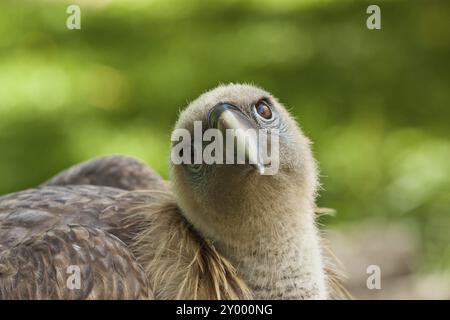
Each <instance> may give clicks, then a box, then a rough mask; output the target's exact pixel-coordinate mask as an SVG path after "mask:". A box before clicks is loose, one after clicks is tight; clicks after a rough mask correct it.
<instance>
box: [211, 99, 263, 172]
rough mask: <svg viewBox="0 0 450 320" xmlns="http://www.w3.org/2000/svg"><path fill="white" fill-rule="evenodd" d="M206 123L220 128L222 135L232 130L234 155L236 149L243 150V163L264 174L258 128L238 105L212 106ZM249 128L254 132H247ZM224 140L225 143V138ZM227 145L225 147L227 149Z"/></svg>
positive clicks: (223, 104) (222, 104) (221, 104)
mask: <svg viewBox="0 0 450 320" xmlns="http://www.w3.org/2000/svg"><path fill="white" fill-rule="evenodd" d="M208 125H209V127H210V128H215V129H218V130H220V131H221V132H222V135H223V136H224V137H225V136H226V131H227V130H232V131H233V134H234V137H235V146H233V147H234V150H233V153H234V156H235V157H236V150H244V158H245V159H244V161H245V163H247V164H249V165H251V166H252V167H253V168H255V169H256V170H257V171H258V172H259V173H260V174H261V175H262V174H264V172H265V169H266V166H267V165H268V163H266V162H267V161H264V159H263V156H262V153H261V152H260V151H261V150H259V141H258V136H259V135H258V129H259V128H258V127H257V126H256V124H255V123H254V122H253V121H251V120H250V119H249V118H248V117H247V116H246V115H245V114H244V113H242V111H241V110H240V109H239V108H238V107H236V106H234V105H232V104H229V103H220V104H218V105H216V106H214V107H213V108H212V109H211V110H210V111H209V114H208ZM249 129H250V131H249ZM251 130H253V131H254V133H255V134H248V133H249V132H251ZM224 141H225V143H226V140H224ZM228 147H229V146H226V148H225V149H226V150H228Z"/></svg>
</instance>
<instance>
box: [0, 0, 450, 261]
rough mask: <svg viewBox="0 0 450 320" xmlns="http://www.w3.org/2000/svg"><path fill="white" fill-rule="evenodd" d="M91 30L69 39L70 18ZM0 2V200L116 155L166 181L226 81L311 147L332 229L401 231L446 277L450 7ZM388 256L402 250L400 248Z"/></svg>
mask: <svg viewBox="0 0 450 320" xmlns="http://www.w3.org/2000/svg"><path fill="white" fill-rule="evenodd" d="M69 3H70V4H71V3H78V4H79V5H80V6H81V8H82V29H81V30H68V29H67V28H66V18H67V16H68V15H67V14H66V7H67V5H68V4H69ZM368 4H369V3H368V2H365V1H337V0H335V1H331V0H329V1H312V0H309V1H300V0H261V1H257V0H253V1H237V0H222V1H200V0H190V1H185V0H153V1H144V0H134V1H131V0H121V1H105V0H104V1H94V0H90V1H87V0H85V1H75V0H73V1H70V2H66V1H35V0H34V1H31V0H30V1H17V0H15V1H10V0H6V1H5V0H2V2H0V150H1V151H0V152H1V153H0V194H4V193H8V192H13V191H17V190H21V189H24V188H29V187H32V186H35V185H37V184H39V183H40V182H42V181H44V180H46V179H47V178H49V177H50V176H52V175H53V174H55V173H57V172H58V171H60V170H62V169H64V168H66V167H68V166H70V165H72V164H75V163H77V162H80V161H83V160H86V159H89V158H92V157H95V156H99V155H103V154H111V153H123V154H128V155H133V156H136V157H139V158H142V159H144V160H145V161H147V162H148V163H149V164H150V165H151V166H152V167H154V168H155V169H156V170H158V171H159V172H160V173H161V174H162V175H163V176H165V177H167V159H168V146H169V143H168V142H169V137H170V131H171V127H172V126H173V124H174V122H175V120H176V118H177V113H178V112H179V110H180V109H181V108H183V107H185V106H186V105H187V103H188V101H189V100H192V99H194V98H196V97H197V96H198V95H199V94H201V93H202V92H203V91H205V90H206V89H210V88H212V87H214V86H216V85H217V84H219V83H227V82H251V83H255V84H257V85H260V86H262V87H264V88H266V89H267V90H269V91H271V92H272V93H273V94H274V95H276V96H278V97H279V98H280V99H281V100H282V102H284V103H285V105H287V106H289V107H290V108H291V110H292V112H293V113H294V114H295V115H296V116H297V118H298V120H299V122H300V124H301V126H302V127H303V129H304V130H305V132H306V133H307V134H308V136H310V137H311V139H312V140H313V141H314V143H315V145H314V147H315V153H316V156H317V158H318V160H319V163H320V166H321V175H322V177H321V181H322V183H323V188H324V191H323V192H322V194H321V197H320V199H319V204H320V205H323V206H326V207H333V208H335V209H336V210H337V211H338V215H337V217H336V218H332V219H327V221H326V224H331V225H333V224H340V223H349V222H352V221H356V220H360V219H361V220H362V219H366V218H376V219H377V220H381V221H385V222H390V221H401V222H402V223H404V224H408V225H410V226H411V228H413V229H414V230H416V232H417V234H418V237H419V240H420V243H421V244H422V248H421V249H422V250H421V257H420V261H419V262H420V264H419V267H420V268H424V269H429V268H433V269H444V268H449V267H450V246H449V244H450V235H449V234H450V212H449V208H450V192H449V191H450V179H449V176H450V165H449V163H450V161H449V159H450V148H449V147H450V141H449V132H450V130H449V119H450V117H449V116H450V108H449V107H450V92H449V88H450V2H448V1H439V2H438V1H422V2H419V1H385V2H382V1H381V2H379V5H381V10H382V30H379V31H370V30H368V29H367V28H366V25H365V23H366V18H367V16H368V15H367V14H366V8H367V6H368ZM393 245H394V244H393Z"/></svg>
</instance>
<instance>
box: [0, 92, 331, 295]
mask: <svg viewBox="0 0 450 320" xmlns="http://www.w3.org/2000/svg"><path fill="white" fill-rule="evenodd" d="M261 99H265V100H266V101H268V102H267V103H270V106H271V108H272V110H273V112H274V113H275V114H277V115H279V117H280V120H279V126H280V128H281V129H282V131H281V135H280V172H279V173H278V174H276V175H274V176H262V175H260V174H259V173H258V172H257V171H255V170H253V169H252V168H251V167H250V166H247V165H230V166H225V165H224V166H220V165H203V166H202V168H200V171H201V170H203V172H202V175H201V177H202V179H198V178H196V177H195V176H193V173H192V171H191V170H190V169H189V166H186V165H183V164H181V165H171V177H172V180H173V183H172V184H173V185H170V184H168V183H166V182H164V181H163V180H162V179H161V178H160V177H159V176H158V175H157V174H156V173H155V172H154V171H153V170H151V169H150V168H148V167H147V166H146V165H145V164H144V163H142V162H140V161H137V160H134V159H132V158H129V157H122V156H111V157H103V158H99V159H96V160H92V161H89V162H86V163H83V164H80V165H77V166H75V167H73V168H71V169H69V170H67V171H64V172H62V173H61V174H59V175H57V176H56V177H54V178H53V179H51V180H49V181H48V182H47V183H44V184H43V185H42V186H40V187H38V188H36V189H29V190H25V191H22V192H18V193H14V194H10V195H6V196H3V197H0V299H15V298H27V299H142V298H143V299H152V298H156V299H183V298H184V299H239V298H240V299H245V298H281V299H300V298H304V299H315V298H319V299H321V298H327V297H330V296H331V295H332V294H333V288H335V285H333V284H332V281H331V280H333V279H332V278H330V277H329V274H330V273H327V271H326V269H327V266H326V261H325V260H324V252H323V248H322V243H321V239H320V237H319V235H318V230H317V228H316V224H315V214H314V209H315V204H314V197H315V192H316V187H317V179H316V176H317V173H316V166H315V162H314V159H313V158H312V155H311V152H310V148H309V141H308V140H307V139H306V138H305V137H304V135H303V134H302V133H301V131H300V130H299V129H298V127H297V125H296V123H295V121H294V120H293V119H292V118H291V117H290V115H289V114H288V113H287V111H286V110H285V109H284V107H282V106H281V105H280V104H279V103H278V101H277V100H276V99H275V98H273V97H272V96H271V95H270V94H269V93H267V92H265V91H263V90H261V89H258V88H255V87H253V86H247V85H228V86H221V87H219V88H216V89H215V90H212V91H210V92H207V93H206V94H204V95H202V96H201V97H200V98H199V99H197V100H196V101H194V102H193V103H191V104H190V105H189V107H188V108H187V109H186V111H184V113H182V114H181V115H180V119H179V121H178V123H177V125H176V128H184V129H187V130H192V124H193V122H194V121H203V122H204V123H205V124H206V123H208V119H207V118H208V115H209V111H210V110H211V108H213V107H214V106H215V105H217V104H218V103H223V102H227V103H232V104H233V105H235V106H237V107H236V110H238V109H239V110H238V111H237V112H242V114H243V115H244V116H245V117H246V118H248V119H249V121H250V119H252V118H251V112H252V111H251V110H253V109H251V108H252V106H254V104H255V103H256V102H257V101H260V100H261ZM252 121H253V120H252ZM254 121H255V126H260V127H261V126H263V125H264V124H262V123H259V122H256V119H254ZM200 171H196V172H197V174H198V172H200ZM73 266H76V267H77V268H78V269H79V270H80V279H79V280H80V288H79V289H77V288H75V289H74V288H72V287H71V286H70V285H69V282H68V281H71V279H73V278H72V276H73V273H72V272H71V270H73Z"/></svg>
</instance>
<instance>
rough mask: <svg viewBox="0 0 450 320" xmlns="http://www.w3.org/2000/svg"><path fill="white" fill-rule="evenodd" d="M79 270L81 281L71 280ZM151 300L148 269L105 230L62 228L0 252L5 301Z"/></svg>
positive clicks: (0, 289)
mask: <svg viewBox="0 0 450 320" xmlns="http://www.w3.org/2000/svg"><path fill="white" fill-rule="evenodd" d="M74 266H75V267H74ZM74 268H79V269H78V270H79V275H80V277H79V282H76V281H75V282H72V281H73V280H74V279H73V278H70V277H74V276H76V272H78V271H76V269H74ZM74 270H75V271H74ZM77 283H78V284H79V287H78V286H77ZM147 298H152V294H151V293H150V291H149V287H148V283H147V278H146V276H145V273H144V271H143V269H142V268H141V267H140V265H139V264H138V263H136V261H135V258H134V257H133V255H132V254H131V253H130V251H129V250H128V248H127V247H126V246H125V244H124V243H123V242H121V241H120V240H119V239H118V238H116V237H114V236H112V235H110V234H107V233H105V232H103V231H101V230H100V229H96V228H89V227H84V226H76V225H72V226H61V227H57V228H54V229H51V230H49V231H47V232H44V233H42V234H39V235H35V236H33V237H31V238H29V239H27V240H26V241H24V242H22V243H20V244H18V245H17V246H14V247H13V248H11V249H9V250H6V251H3V252H2V253H1V254H0V299H147Z"/></svg>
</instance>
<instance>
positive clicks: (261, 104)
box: [255, 100, 272, 120]
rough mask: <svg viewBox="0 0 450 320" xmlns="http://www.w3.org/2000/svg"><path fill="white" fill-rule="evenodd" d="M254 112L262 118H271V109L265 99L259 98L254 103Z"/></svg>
mask: <svg viewBox="0 0 450 320" xmlns="http://www.w3.org/2000/svg"><path fill="white" fill-rule="evenodd" d="M255 111H256V113H257V114H258V115H259V116H260V117H262V118H263V119H266V120H269V119H271V118H272V110H270V107H269V105H268V104H267V102H266V101H264V100H260V101H258V102H257V103H256V104H255Z"/></svg>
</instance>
